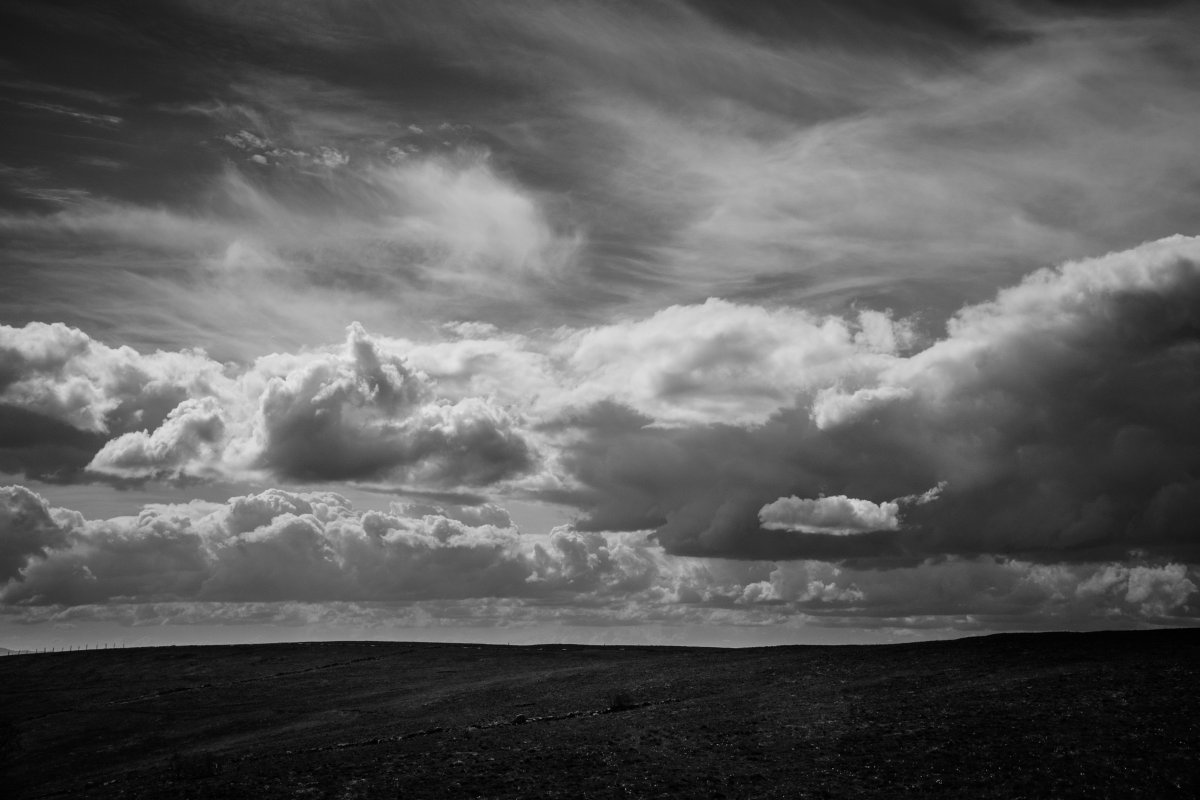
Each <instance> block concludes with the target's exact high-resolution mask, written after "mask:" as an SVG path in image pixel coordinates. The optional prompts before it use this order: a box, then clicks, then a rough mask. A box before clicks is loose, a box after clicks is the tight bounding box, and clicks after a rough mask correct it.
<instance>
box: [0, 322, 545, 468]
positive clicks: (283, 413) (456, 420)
mask: <svg viewBox="0 0 1200 800" xmlns="http://www.w3.org/2000/svg"><path fill="white" fill-rule="evenodd" d="M396 347H397V344H396V343H394V342H386V341H384V342H381V341H380V340H376V339H374V338H372V337H370V336H369V335H368V334H367V333H366V332H365V331H364V330H363V329H362V327H361V326H357V325H353V326H351V328H350V331H349V334H348V337H347V340H346V342H345V344H344V346H343V347H341V348H330V349H327V350H323V351H310V352H303V353H300V354H295V355H272V356H265V357H263V358H261V359H258V360H256V361H255V362H254V363H253V364H251V365H249V366H247V367H244V368H240V369H238V368H235V367H233V366H232V365H222V364H218V363H217V362H215V361H213V360H211V359H209V358H208V357H207V356H206V355H205V354H204V353H203V352H200V351H187V352H182V353H165V352H161V351H159V352H156V353H151V354H148V355H143V354H140V353H138V352H137V351H135V350H133V349H132V348H128V347H123V348H115V349H114V348H110V347H107V346H106V345H103V344H101V343H99V342H96V341H95V340H93V339H91V338H90V337H88V336H87V335H86V334H84V333H83V332H81V331H79V330H76V329H73V328H68V327H67V326H65V325H61V324H56V325H44V324H41V323H31V324H30V325H27V326H25V327H24V328H12V327H8V326H3V327H0V402H2V403H4V404H6V405H5V406H4V408H5V409H8V412H7V413H6V414H5V415H4V416H3V418H4V419H7V418H10V417H13V415H14V414H17V415H24V416H26V417H31V418H32V419H34V420H41V422H40V423H39V425H40V428H39V429H40V430H42V431H43V434H42V437H41V438H40V439H38V440H37V441H30V442H28V443H27V446H26V447H25V448H24V449H23V450H22V451H20V452H16V451H14V450H13V449H11V448H6V451H5V452H3V453H0V454H2V455H4V456H5V459H6V461H7V460H8V459H9V458H10V457H11V458H13V459H14V460H17V461H18V462H19V464H20V466H22V467H24V468H27V469H29V470H31V471H32V472H35V473H37V474H42V470H40V469H38V463H37V462H36V459H34V456H35V455H37V454H38V452H39V448H45V447H51V446H53V445H54V444H55V441H57V440H59V439H61V440H62V441H63V442H64V443H65V442H66V441H67V439H70V437H67V438H63V436H64V435H65V434H64V432H65V433H71V434H72V436H73V437H74V439H70V440H71V441H75V440H76V439H78V440H79V441H78V442H76V446H77V447H80V448H83V447H87V446H88V445H90V447H91V448H92V450H91V454H90V456H89V457H88V458H89V460H88V461H87V462H85V464H86V468H87V469H88V470H89V471H90V472H91V473H92V474H93V475H95V476H110V477H113V478H117V479H122V480H139V479H140V480H145V479H150V478H175V479H179V478H191V479H195V478H222V477H224V478H239V477H247V476H251V475H254V474H272V475H277V476H280V477H282V478H284V479H295V480H335V479H341V480H347V479H350V480H354V479H381V478H388V479H390V480H398V481H410V482H412V483H413V484H415V485H424V486H432V487H446V486H449V487H458V486H462V485H468V486H478V485H485V484H491V483H495V482H497V481H500V480H503V479H506V478H511V477H515V476H517V475H520V474H522V473H524V472H527V471H529V470H531V469H532V468H533V467H534V466H535V464H536V461H537V454H536V451H535V449H534V446H533V444H532V443H531V442H530V440H529V437H528V435H527V434H526V433H524V432H523V431H522V427H521V422H520V419H519V417H518V416H517V415H516V413H515V412H514V411H513V410H512V409H510V408H508V407H505V406H504V405H501V404H499V403H497V402H494V401H493V400H491V399H489V398H487V397H478V396H462V397H457V398H447V397H440V396H438V395H437V392H436V384H435V383H434V382H433V381H431V380H430V379H429V378H428V377H427V376H426V375H425V374H423V373H420V372H417V371H414V370H413V369H412V368H410V367H409V366H408V365H407V364H406V362H405V359H404V358H403V356H402V355H401V354H400V353H399V352H397V350H396ZM55 426H58V427H55ZM60 428H61V429H62V430H61V431H60V432H59V433H58V434H56V433H55V431H59V429H60ZM72 432H73V433H72ZM52 434H53V435H52ZM87 434H96V436H93V437H91V438H89V437H88V436H87ZM56 437H57V438H56ZM106 437H111V438H107V441H104V439H105V438H106ZM35 438H37V437H35ZM18 443H19V442H16V441H14V444H18ZM84 452H86V451H84ZM42 455H43V456H45V455H46V453H45V451H44V450H43V451H42ZM72 463H73V466H74V468H75V469H76V470H78V468H79V467H80V466H83V465H81V464H79V463H78V459H76V461H75V462H72ZM77 477H78V476H77Z"/></svg>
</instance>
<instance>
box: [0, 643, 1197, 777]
mask: <svg viewBox="0 0 1200 800" xmlns="http://www.w3.org/2000/svg"><path fill="white" fill-rule="evenodd" d="M1198 678H1200V631H1190V630H1189V631H1184V630H1178V631H1154V632H1134V633H1088V634H1015V635H1001V636H991V637H983V638H973V639H962V640H957V641H951V642H932V643H924V644H911V645H892V646H866V647H781V648H763V649H750V650H712V649H696V648H652V647H575V646H558V645H554V646H538V647H499V646H475V645H439V644H405V643H365V642H353V643H348V642H338V643H324V644H286V645H256V646H236V647H232V646H231V647H167V648H147V649H129V650H99V651H85V652H70V653H54V654H44V655H20V656H7V657H4V658H2V659H0V694H2V698H0V701H2V705H0V708H2V709H3V710H2V711H0V736H2V737H3V740H2V743H0V744H2V752H3V758H4V759H5V762H6V770H7V772H8V777H7V778H6V782H7V785H8V786H9V787H16V789H17V791H16V793H14V794H10V795H9V796H19V797H131V798H132V797H163V798H166V797H170V798H187V797H197V798H198V797H235V796H238V797H256V798H263V797H311V798H324V797H328V798H356V797H405V798H411V797H444V798H451V797H455V798H457V797H564V798H566V797H571V798H574V797H756V798H758V797H861V796H864V795H878V796H897V795H907V796H929V795H936V796H971V797H997V798H1000V797H1003V798H1015V797H1029V798H1034V797H1038V798H1040V797H1051V796H1056V797H1114V798H1116V797H1148V798H1149V797H1154V798H1159V797H1194V796H1197V795H1198V794H1200V782H1198V781H1197V777H1196V773H1197V766H1196V763H1197V762H1196V753H1197V752H1200V680H1198Z"/></svg>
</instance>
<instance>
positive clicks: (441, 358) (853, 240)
mask: <svg viewBox="0 0 1200 800" xmlns="http://www.w3.org/2000/svg"><path fill="white" fill-rule="evenodd" d="M1197 30H1200V10H1197V8H1196V6H1195V5H1194V4H1190V3H1185V2H1179V3H1170V2H1136V3H1134V2H1114V1H1112V0H1109V1H1107V2H1100V1H1099V0H1093V1H1090V2H1085V1H1084V0H1071V2H1067V1H1066V0H1057V1H1056V2H1051V1H1050V0H1044V1H1043V2H1032V1H1030V2H1025V1H1018V0H1011V1H1010V0H996V1H995V2H957V1H952V0H917V1H914V2H907V3H889V2H882V1H881V0H855V1H853V2H843V1H841V0H839V1H838V2H834V0H804V1H803V2H782V1H780V2H736V3H735V2H716V1H715V0H694V1H693V2H683V1H682V0H679V1H677V2H675V1H670V0H657V1H655V2H637V3H635V2H619V1H616V0H613V1H611V2H601V1H600V0H596V2H582V1H579V2H575V1H573V0H567V1H566V2H556V3H544V2H532V1H530V2H522V1H521V0H516V1H515V2H505V3H496V2H484V1H483V0H479V1H477V2H470V1H468V0H448V1H447V2H438V3H428V2H383V1H382V0H374V1H373V0H307V1H306V2H292V1H291V0H287V1H286V2H285V0H245V1H244V2H237V3H232V2H226V1H224V0H161V1H160V2H116V1H115V0H112V1H105V2H95V1H92V0H89V2H60V1H58V0H53V1H49V2H48V1H47V0H36V2H35V1H34V0H8V2H6V3H4V4H3V6H2V7H0V31H3V33H0V39H2V40H3V48H2V49H0V645H2V646H5V647H10V648H13V649H16V648H20V647H40V646H63V645H71V644H81V643H84V644H86V643H92V644H95V643H101V642H117V641H123V642H126V643H135V644H136V643H144V644H167V643H177V642H218V641H220V642H234V641H236V642H241V641H267V640H272V641H273V640H306V639H330V638H380V639H430V640H453V641H488V642H512V643H528V642H543V641H575V642H622V643H629V642H632V643H648V644H655V643H662V644H714V645H753V644H790V643H863V642H885V641H897V640H905V639H913V638H918V639H920V638H941V637H947V636H957V635H963V634H969V633H982V632H992V631H1003V630H1043V629H1098V628H1144V627H1158V626H1178V625H1195V624H1197V623H1198V622H1200V592H1198V589H1197V587H1198V586H1200V537H1198V536H1197V530H1200V525H1198V524H1197V522H1196V519H1197V517H1200V422H1198V420H1200V415H1198V412H1200V238H1197V234H1200V212H1198V209H1200V159H1197V157H1196V149H1195V143H1196V142H1197V141H1200V53H1198V52H1197V51H1196V48H1195V47H1194V39H1195V36H1194V34H1195V32H1196V31H1197Z"/></svg>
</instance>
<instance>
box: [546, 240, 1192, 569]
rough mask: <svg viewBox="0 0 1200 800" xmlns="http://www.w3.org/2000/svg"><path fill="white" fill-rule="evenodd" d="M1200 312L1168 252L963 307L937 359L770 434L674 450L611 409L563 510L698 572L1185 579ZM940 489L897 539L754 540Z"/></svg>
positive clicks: (591, 419)
mask: <svg viewBox="0 0 1200 800" xmlns="http://www.w3.org/2000/svg"><path fill="white" fill-rule="evenodd" d="M1198 301H1200V240H1197V239H1193V238H1186V237H1173V238H1169V239H1165V240H1161V241H1158V242H1152V243H1148V244H1145V245H1142V246H1140V247H1137V248H1134V249H1132V250H1128V251H1124V252H1119V253H1113V254H1110V255H1107V256H1104V257H1101V258H1096V259H1089V260H1084V261H1078V262H1071V263H1068V264H1065V265H1063V266H1062V267H1060V268H1057V269H1046V270H1042V271H1039V272H1037V273H1034V274H1033V275H1031V276H1029V277H1028V278H1027V279H1026V280H1024V281H1022V282H1021V283H1019V284H1018V285H1016V286H1014V287H1011V288H1009V289H1006V290H1003V291H1001V292H1000V293H999V294H998V295H997V296H996V299H995V300H993V301H990V302H987V303H981V304H978V305H973V306H967V307H965V308H964V309H963V310H962V311H960V312H959V313H958V314H957V315H956V316H955V317H954V318H953V319H952V320H951V322H950V324H949V325H948V328H947V334H946V336H945V337H944V338H942V339H941V340H938V341H935V342H933V343H931V344H929V345H928V346H926V347H924V348H923V349H919V350H916V351H915V352H911V353H909V354H905V353H900V352H893V353H878V354H874V355H872V356H871V357H870V358H867V359H862V360H859V361H856V362H854V363H855V366H856V367H857V369H855V370H852V371H851V373H850V374H849V375H847V376H846V377H845V378H843V377H842V376H840V375H837V374H836V373H834V374H832V375H831V380H830V382H829V383H828V385H826V386H823V387H822V386H820V385H817V386H814V387H811V390H810V391H809V392H807V393H804V392H802V393H800V394H799V395H798V396H797V397H796V403H795V405H794V406H793V407H790V408H783V409H781V410H778V411H776V412H775V413H774V414H772V415H771V416H770V417H769V418H768V419H767V420H766V421H765V422H763V423H762V424H760V425H757V426H749V427H734V426H731V425H720V424H715V425H709V426H707V427H703V428H695V427H693V428H687V429H678V430H662V429H655V428H653V427H648V426H650V425H651V423H652V422H653V418H651V417H649V416H648V415H646V414H644V413H642V412H638V411H635V410H633V409H629V408H628V407H624V408H622V407H620V406H613V405H611V404H610V405H608V406H600V405H598V406H595V407H593V408H592V409H591V410H590V411H589V412H588V413H585V414H579V415H577V416H575V417H573V418H572V419H571V421H570V424H571V425H573V426H574V427H575V429H576V430H577V431H578V432H579V433H580V434H581V435H580V436H579V437H578V438H577V439H576V440H574V441H573V442H570V443H567V444H565V446H564V450H563V452H562V454H561V455H560V460H561V463H562V465H563V466H564V469H566V470H567V471H568V472H569V473H570V474H571V476H572V477H573V479H574V482H575V487H576V488H575V489H574V490H573V491H572V492H568V495H570V497H571V498H572V499H573V500H574V501H575V502H577V503H580V504H581V505H584V506H585V507H588V508H590V509H591V516H590V518H589V519H588V520H585V522H584V525H585V526H587V527H595V528H597V529H606V528H634V529H637V528H645V527H654V528H656V529H657V533H656V535H657V537H658V539H659V541H661V542H662V543H663V544H664V546H665V547H666V548H667V549H668V550H669V551H670V552H673V553H679V554H687V555H722V556H734V557H742V558H787V557H790V558H816V559H835V560H836V559H851V560H859V559H865V560H868V561H870V560H874V561H876V562H878V563H887V562H889V561H890V562H892V563H897V564H898V563H904V562H905V560H910V559H918V560H919V559H921V558H924V557H926V556H930V555H938V554H942V555H945V554H959V555H963V556H968V557H970V556H974V555H977V554H986V553H997V554H1007V555H1010V556H1014V557H1022V558H1029V559H1033V560H1049V561H1067V562H1070V561H1083V560H1094V559H1097V558H1105V557H1108V558H1122V557H1128V556H1129V555H1130V554H1131V553H1152V554H1157V555H1159V556H1162V557H1166V558H1174V559H1182V560H1185V561H1189V562H1190V561H1193V560H1195V559H1196V558H1197V543H1196V541H1195V538H1194V537H1193V536H1192V535H1191V533H1190V530H1191V525H1190V523H1189V522H1188V520H1190V519H1192V518H1193V514H1194V512H1195V502H1194V501H1193V500H1191V499H1189V498H1190V497H1192V496H1193V492H1194V489H1195V479H1194V477H1193V476H1194V474H1195V471H1196V469H1197V467H1198V466H1200V464H1198V463H1197V461H1196V454H1197V453H1198V452H1200V447H1198V445H1200V442H1198V441H1197V439H1196V437H1197V428H1196V425H1195V424H1194V420H1193V416H1194V414H1193V411H1194V409H1193V406H1194V403H1193V398H1194V397H1195V396H1196V393H1197V391H1200V387H1198V386H1197V385H1196V376H1197V375H1198V374H1200V372H1198V371H1197V368H1196V362H1197V359H1198V358H1200V351H1198V350H1197V348H1196V346H1195V331H1196V330H1197V329H1198V323H1197V318H1196V309H1197V308H1200V302H1198ZM682 352H683V354H684V355H686V351H682ZM942 481H947V482H948V485H947V486H946V488H945V490H944V491H943V492H942V493H941V495H940V497H939V498H938V500H937V502H930V503H925V504H914V505H913V507H912V508H910V509H909V510H908V511H907V512H906V515H905V522H906V524H905V525H904V526H903V527H902V528H899V529H896V530H882V531H873V532H864V533H860V534H857V535H855V536H837V535H821V534H810V535H807V536H804V537H796V536H794V535H789V534H787V533H786V532H784V531H774V530H770V529H767V528H764V527H762V526H760V524H759V519H758V512H759V511H760V509H762V508H763V506H764V505H767V504H769V503H773V502H775V501H776V500H778V499H779V498H787V497H792V496H795V497H797V498H804V497H809V498H811V497H816V496H818V495H821V494H824V495H827V496H829V497H833V496H838V495H840V496H844V497H846V498H856V499H860V500H861V501H863V502H866V503H870V504H871V505H872V506H875V507H878V508H886V506H885V505H884V504H885V501H886V500H887V499H888V498H899V497H903V496H907V495H914V494H917V493H920V492H923V491H925V490H926V489H927V488H928V487H929V486H930V485H934V484H936V483H939V482H942ZM797 502H800V501H797ZM809 502H815V501H809ZM847 502H848V501H847ZM863 508H866V506H863ZM813 511H814V513H815V508H814V509H813ZM850 516H853V515H852V514H850V515H847V517H850ZM883 517H887V514H886V513H885V514H884V515H883Z"/></svg>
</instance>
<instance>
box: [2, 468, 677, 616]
mask: <svg viewBox="0 0 1200 800" xmlns="http://www.w3.org/2000/svg"><path fill="white" fill-rule="evenodd" d="M425 510H429V511H434V512H435V513H426V514H421V513H417V512H420V511H425ZM0 514H3V517H2V518H0V534H2V536H0V541H2V542H3V543H4V547H5V550H4V553H3V557H4V568H5V572H4V573H3V579H4V580H5V581H8V583H7V584H6V585H5V586H4V588H3V589H2V590H0V597H2V598H3V601H4V602H5V603H20V604H27V605H28V604H33V605H44V604H67V605H78V604H87V603H101V602H109V601H116V602H162V601H179V600H196V601H219V602H271V601H285V600H299V601H327V600H387V599H391V600H413V599H429V598H463V597H549V596H553V595H556V594H559V593H564V592H569V593H575V594H582V593H586V592H594V591H600V590H603V591H606V592H618V591H624V590H635V589H638V588H642V589H644V588H646V585H647V584H648V583H649V582H650V581H652V580H653V578H654V577H655V576H656V571H655V567H654V565H655V564H656V563H657V559H656V558H655V557H654V556H653V554H650V553H647V552H645V548H644V546H643V547H641V548H638V547H636V546H633V545H631V544H628V543H625V542H624V539H627V538H628V537H622V536H619V535H617V536H612V537H604V536H600V535H598V534H580V533H575V532H573V531H569V530H566V529H563V530H559V531H555V532H554V533H553V534H551V535H549V536H546V537H535V538H533V539H529V538H526V537H522V536H521V535H520V534H519V533H518V531H517V530H516V529H515V528H514V527H513V526H512V524H511V521H510V520H509V519H508V516H507V513H506V512H504V511H503V510H502V509H499V508H496V507H483V508H479V509H448V510H447V509H443V508H436V509H422V508H411V507H409V508H405V507H403V506H395V505H394V506H393V507H392V510H391V511H390V512H380V511H364V512H359V511H355V510H354V509H353V508H352V507H351V505H350V503H349V502H348V501H347V500H345V499H344V498H342V497H341V496H339V495H336V494H333V493H315V494H314V493H307V494H305V493H293V492H286V491H282V490H277V489H272V490H268V491H265V492H262V493H260V494H257V495H248V496H242V497H235V498H232V499H230V500H229V501H228V502H227V503H223V504H214V503H202V502H193V503H190V504H187V505H151V506H146V507H145V508H144V509H143V510H142V512H141V513H140V514H138V515H137V516H131V517H116V518H113V519H108V520H95V521H93V520H85V519H83V518H82V517H81V516H80V515H78V514H76V513H74V512H68V511H65V510H62V509H53V508H50V507H49V506H48V505H47V503H46V501H45V500H44V499H42V498H41V497H39V496H37V495H35V494H33V493H32V492H30V491H28V490H27V489H24V488H22V487H6V488H5V489H3V493H2V494H0ZM464 520H465V521H464ZM497 523H506V524H503V525H501V524H497Z"/></svg>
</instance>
